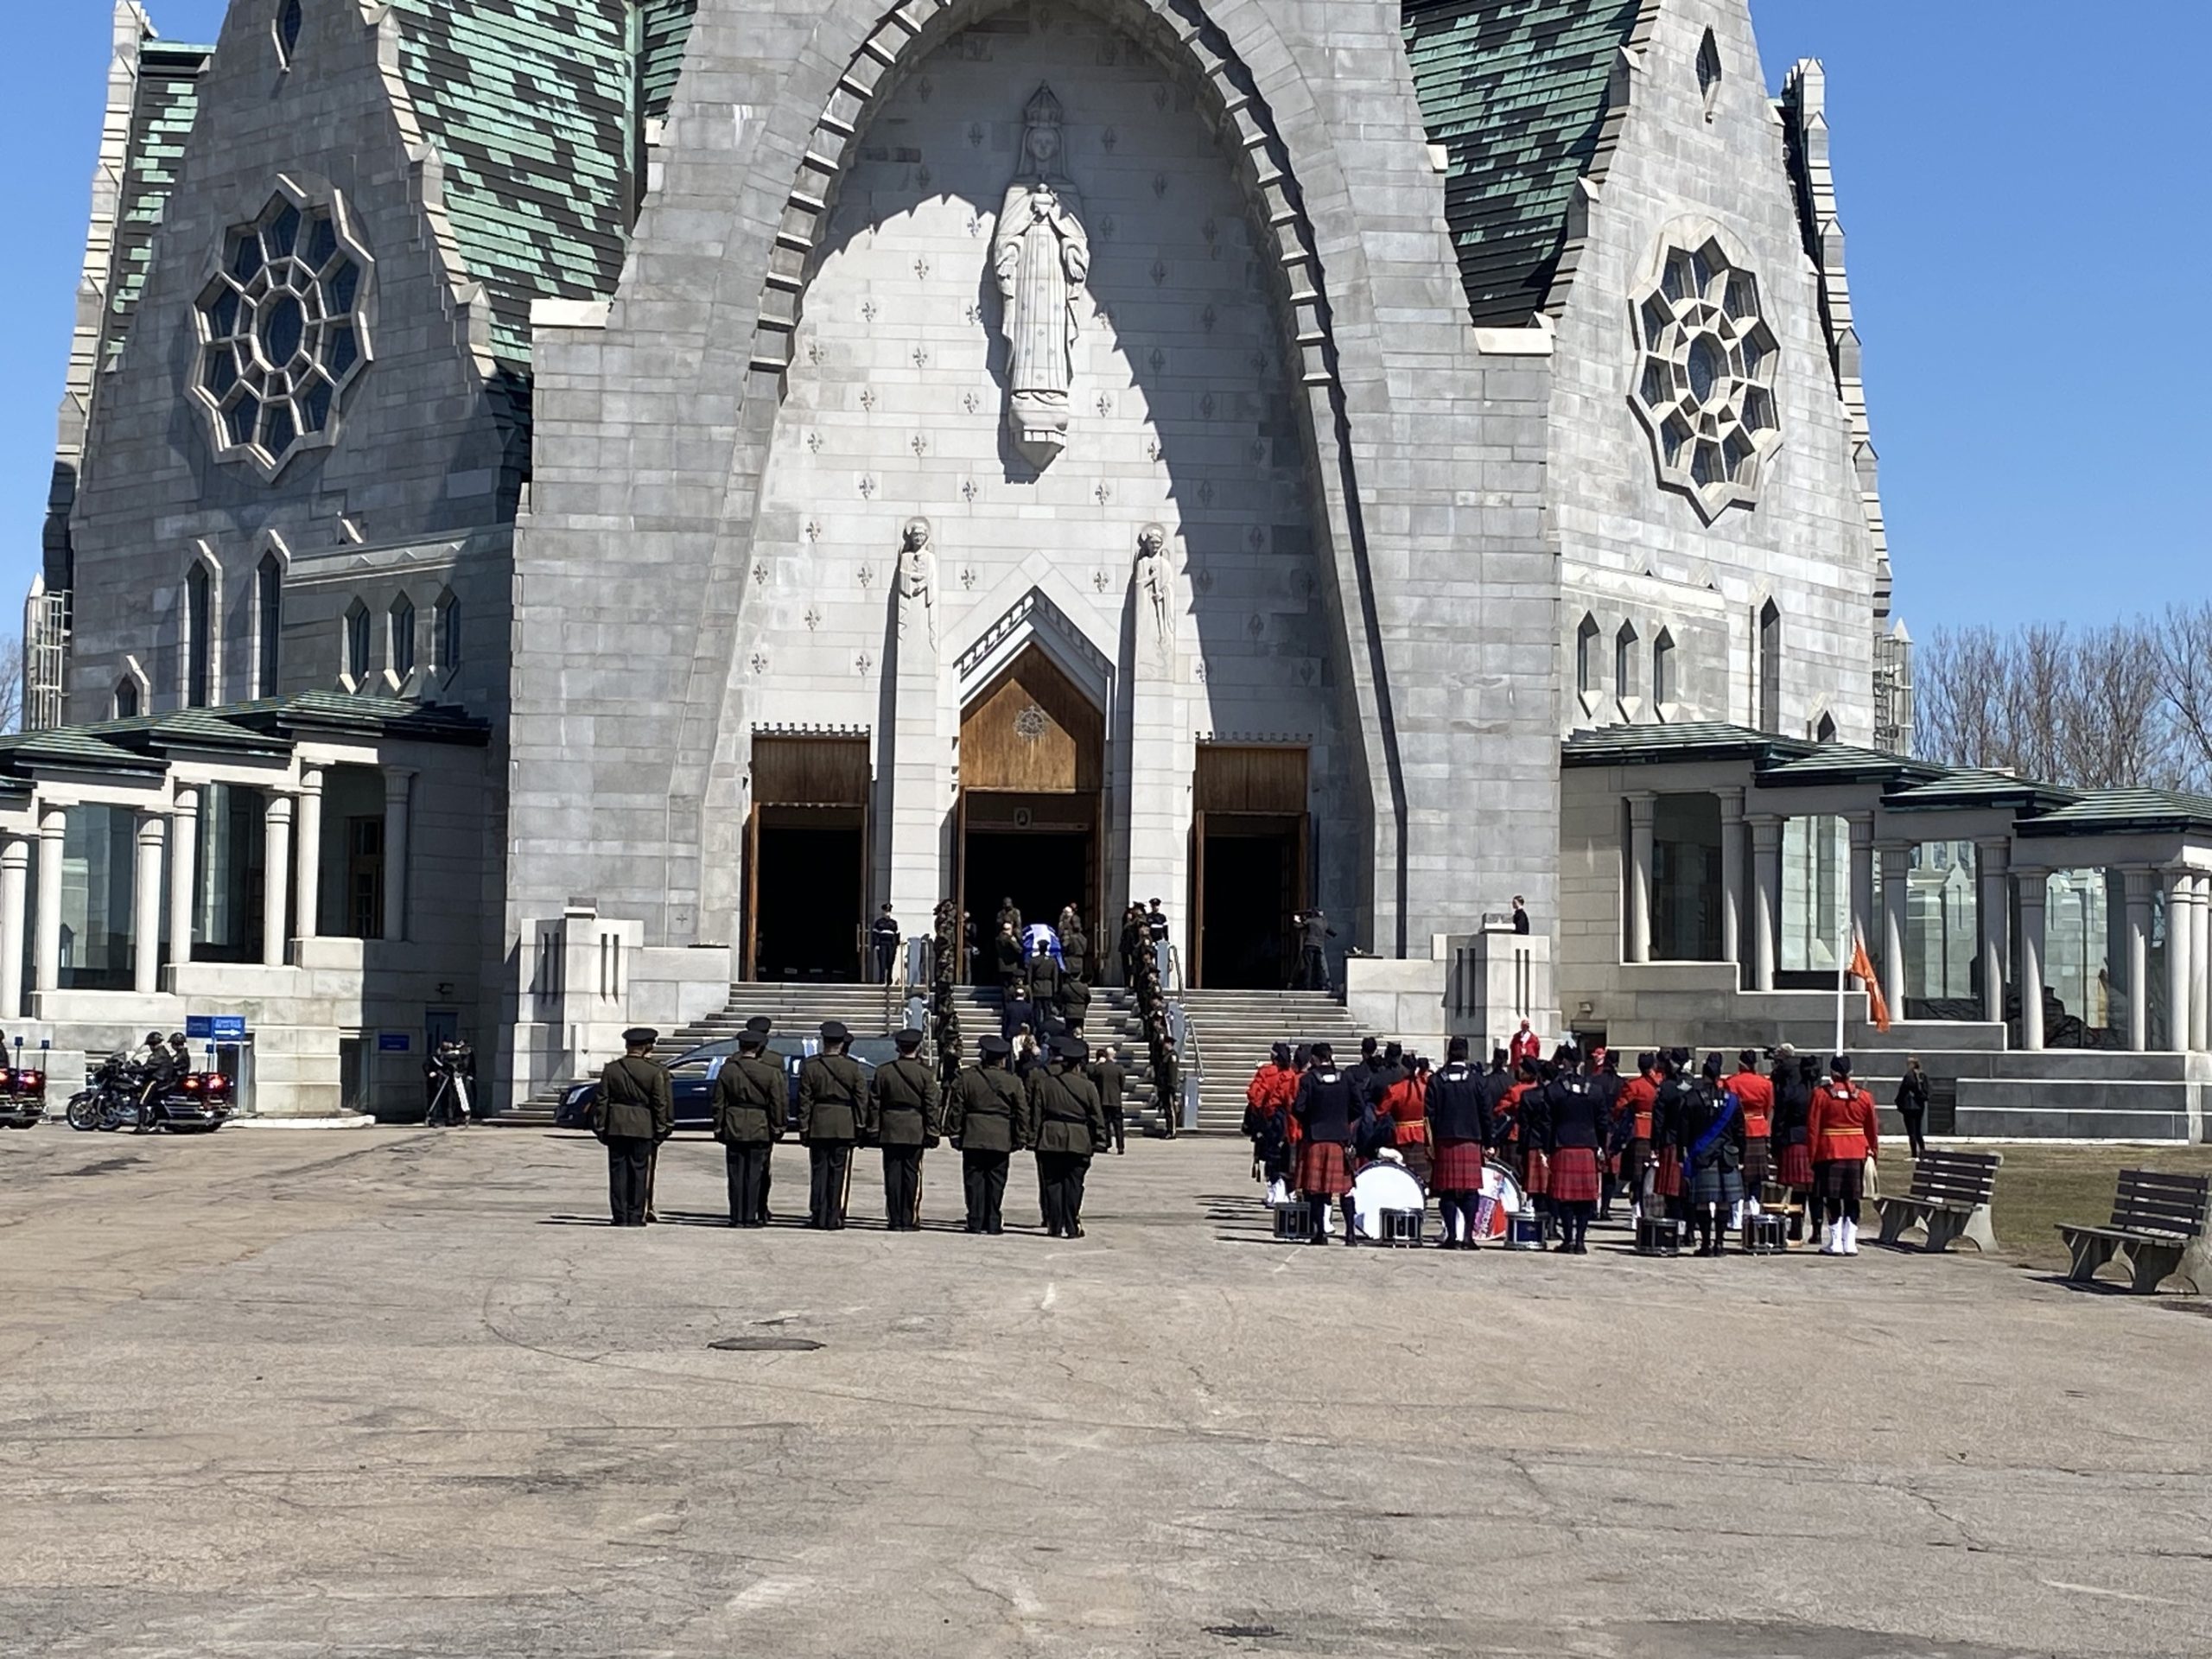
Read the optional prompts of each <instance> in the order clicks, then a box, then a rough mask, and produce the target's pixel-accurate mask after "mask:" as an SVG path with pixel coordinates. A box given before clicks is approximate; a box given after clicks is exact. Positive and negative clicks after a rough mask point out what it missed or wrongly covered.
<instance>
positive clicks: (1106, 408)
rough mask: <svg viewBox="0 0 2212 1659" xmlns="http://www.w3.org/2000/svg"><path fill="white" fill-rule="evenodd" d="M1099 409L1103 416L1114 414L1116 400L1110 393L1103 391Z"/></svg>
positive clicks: (1100, 394)
mask: <svg viewBox="0 0 2212 1659" xmlns="http://www.w3.org/2000/svg"><path fill="white" fill-rule="evenodd" d="M1097 409H1098V412H1099V413H1100V414H1101V415H1111V414H1112V413H1113V412H1114V398H1113V395H1112V394H1111V393H1110V392H1103V391H1102V392H1100V393H1099V394H1098V403H1097Z"/></svg>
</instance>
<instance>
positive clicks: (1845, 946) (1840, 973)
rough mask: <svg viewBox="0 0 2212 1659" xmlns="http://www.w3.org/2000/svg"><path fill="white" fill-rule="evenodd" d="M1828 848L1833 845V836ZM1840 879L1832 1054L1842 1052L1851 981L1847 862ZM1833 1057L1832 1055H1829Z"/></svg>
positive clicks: (1836, 886)
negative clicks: (1847, 993) (1845, 998)
mask: <svg viewBox="0 0 2212 1659" xmlns="http://www.w3.org/2000/svg"><path fill="white" fill-rule="evenodd" d="M1828 844H1829V847H1830V849H1831V850H1833V849H1834V844H1835V843H1834V840H1833V838H1831V840H1830V841H1829V843H1828ZM1838 874H1839V875H1840V876H1841V877H1842V879H1841V880H1839V881H1837V883H1836V884H1835V896H1836V906H1835V912H1836V913H1835V925H1836V950H1835V1048H1834V1054H1840V1053H1842V1052H1843V999H1844V995H1845V988H1846V987H1847V986H1848V985H1849V984H1850V982H1851V978H1850V976H1851V879H1850V874H1849V866H1848V863H1846V866H1845V868H1843V869H1841V870H1840V871H1839V872H1838ZM1831 1058H1833V1056H1832V1057H1831Z"/></svg>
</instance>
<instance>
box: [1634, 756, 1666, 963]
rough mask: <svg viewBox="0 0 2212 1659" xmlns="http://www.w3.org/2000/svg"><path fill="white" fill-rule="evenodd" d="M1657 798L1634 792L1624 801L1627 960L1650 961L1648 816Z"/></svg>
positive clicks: (1650, 838)
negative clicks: (1625, 808)
mask: <svg viewBox="0 0 2212 1659" xmlns="http://www.w3.org/2000/svg"><path fill="white" fill-rule="evenodd" d="M1658 804H1659V798H1658V797H1657V796H1656V795H1653V794H1651V793H1650V792H1649V791H1635V792H1632V793H1631V794H1630V796H1629V798H1628V899H1627V905H1626V908H1627V912H1628V960H1629V961H1630V962H1649V961H1650V960H1651V867H1652V862H1653V855H1652V825H1651V820H1652V814H1653V812H1654V811H1655V810H1656V808H1657V806H1658Z"/></svg>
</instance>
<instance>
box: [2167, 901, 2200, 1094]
mask: <svg viewBox="0 0 2212 1659" xmlns="http://www.w3.org/2000/svg"><path fill="white" fill-rule="evenodd" d="M2195 890H2196V877H2195V876H2194V875H2192V874H2190V872H2188V871H2187V870H2168V871H2167V872H2166V1046H2167V1047H2168V1048H2171V1049H2173V1050H2175V1051H2176V1052H2187V1051H2188V1048H2189V1042H2190V1028H2189V1027H2190V1002H2191V1001H2193V1000H2194V999H2195V997H2196V961H2195V957H2196V914H2195V912H2196V905H2195V904H2194V903H2193V902H2192V899H2193V898H2194V895H2195Z"/></svg>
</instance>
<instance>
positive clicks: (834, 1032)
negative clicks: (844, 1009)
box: [822, 1020, 853, 1043]
mask: <svg viewBox="0 0 2212 1659" xmlns="http://www.w3.org/2000/svg"><path fill="white" fill-rule="evenodd" d="M822 1040H823V1042H825V1043H849V1042H850V1041H852V1040H853V1033H851V1032H849V1031H847V1030H846V1029H845V1022H844V1021H843V1020H823V1022H822Z"/></svg>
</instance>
